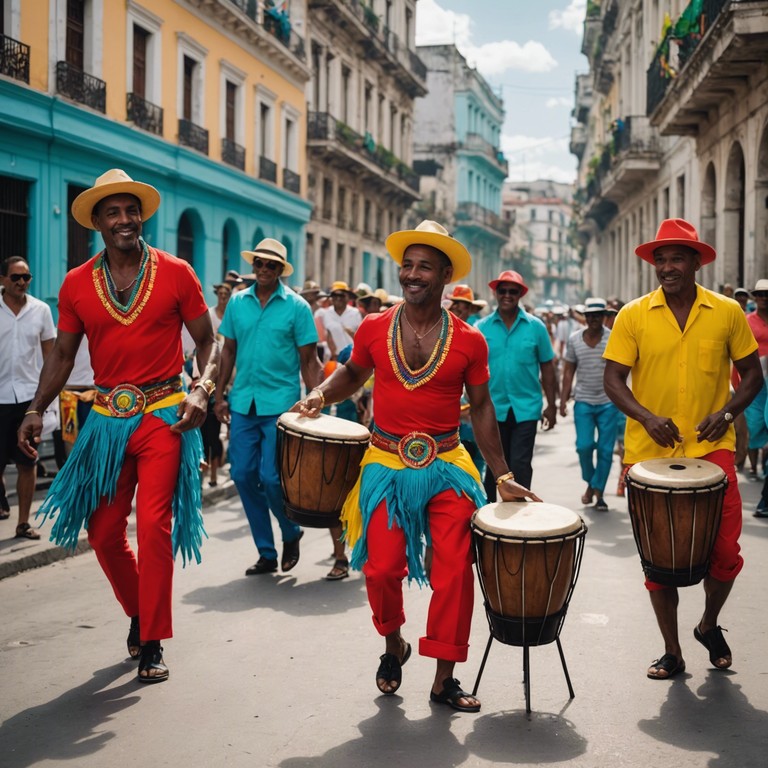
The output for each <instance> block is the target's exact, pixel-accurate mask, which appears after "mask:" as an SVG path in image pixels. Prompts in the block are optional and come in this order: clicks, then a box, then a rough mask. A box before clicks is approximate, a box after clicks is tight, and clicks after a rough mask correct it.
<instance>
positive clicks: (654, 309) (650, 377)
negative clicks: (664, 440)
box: [603, 285, 757, 464]
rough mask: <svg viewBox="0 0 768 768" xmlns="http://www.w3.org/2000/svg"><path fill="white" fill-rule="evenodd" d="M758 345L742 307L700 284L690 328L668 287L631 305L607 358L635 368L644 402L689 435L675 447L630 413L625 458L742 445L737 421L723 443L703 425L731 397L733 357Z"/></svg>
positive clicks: (620, 318)
mask: <svg viewBox="0 0 768 768" xmlns="http://www.w3.org/2000/svg"><path fill="white" fill-rule="evenodd" d="M756 349H757V342H756V341H755V337H754V336H753V335H752V331H751V330H750V327H749V325H748V324H747V321H746V319H745V317H744V312H743V311H742V309H741V307H740V306H739V305H738V304H737V303H736V302H735V301H734V300H733V299H728V298H726V297H725V296H721V295H720V294H717V293H714V292H712V291H709V290H707V289H706V288H702V287H701V286H700V285H697V286H696V300H695V301H694V304H693V307H692V308H691V312H690V314H689V315H688V320H687V321H686V324H685V329H684V330H683V331H681V330H680V326H679V325H678V324H677V320H675V316H674V315H673V314H672V310H671V309H670V308H669V306H667V300H666V297H665V295H664V291H663V290H662V289H661V288H658V289H657V290H655V291H653V292H652V293H649V294H647V295H646V296H641V297H640V298H639V299H635V300H634V301H631V302H629V303H628V304H627V305H626V306H625V307H623V308H622V310H621V311H620V312H619V314H618V316H617V317H616V322H615V323H614V326H613V329H612V331H611V335H610V337H609V339H608V346H607V347H606V350H605V353H604V355H603V357H605V358H606V359H607V360H613V361H615V362H617V363H619V364H621V365H626V366H628V367H630V368H631V369H632V384H631V386H632V392H633V394H634V396H635V398H636V399H637V401H638V402H639V403H640V404H641V405H643V406H644V407H645V408H647V409H648V410H649V411H650V412H651V413H654V414H656V415H657V416H664V417H667V418H671V419H672V420H673V421H674V422H675V424H676V425H677V428H678V430H679V431H680V434H681V436H682V438H683V442H682V444H678V445H677V446H676V447H675V448H664V447H662V446H660V445H659V444H658V443H656V442H655V441H654V440H653V438H651V436H650V435H649V434H648V433H647V432H646V431H645V429H644V428H643V426H642V424H640V422H638V421H635V420H634V419H627V430H626V435H625V442H624V444H625V454H624V462H625V463H626V464H634V463H636V462H638V461H645V460H646V459H652V458H663V457H668V456H686V457H688V458H697V457H699V456H704V455H705V454H707V453H711V452H712V451H716V450H719V449H723V448H724V449H727V450H731V451H732V450H734V448H735V445H736V435H735V432H734V429H733V427H732V426H731V427H730V428H729V429H728V431H727V432H726V433H725V435H724V436H723V437H722V438H720V440H718V441H717V442H709V441H703V442H701V443H697V442H696V429H695V428H696V425H697V424H699V423H700V422H701V421H702V419H704V418H705V417H706V416H709V414H711V413H714V412H715V411H718V410H720V409H721V408H722V407H723V406H724V405H725V404H726V403H727V402H728V400H729V399H730V391H729V387H730V384H729V375H730V361H731V360H741V359H742V358H744V357H747V356H748V355H750V354H751V353H752V352H754V351H755V350H756Z"/></svg>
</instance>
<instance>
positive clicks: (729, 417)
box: [723, 411, 733, 424]
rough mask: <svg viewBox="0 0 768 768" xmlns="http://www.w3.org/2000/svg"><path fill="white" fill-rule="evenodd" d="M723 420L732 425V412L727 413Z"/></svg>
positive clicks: (724, 414)
mask: <svg viewBox="0 0 768 768" xmlns="http://www.w3.org/2000/svg"><path fill="white" fill-rule="evenodd" d="M723 418H724V419H725V420H726V421H727V422H728V423H729V424H730V423H731V422H732V421H733V414H732V413H731V412H730V411H725V412H724V413H723Z"/></svg>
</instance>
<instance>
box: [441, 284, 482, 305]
mask: <svg viewBox="0 0 768 768" xmlns="http://www.w3.org/2000/svg"><path fill="white" fill-rule="evenodd" d="M445 298H446V299H448V301H463V302H465V303H466V304H474V303H475V294H474V293H473V292H472V289H471V288H470V287H469V286H468V285H454V286H453V292H452V293H451V295H450V296H446V297H445Z"/></svg>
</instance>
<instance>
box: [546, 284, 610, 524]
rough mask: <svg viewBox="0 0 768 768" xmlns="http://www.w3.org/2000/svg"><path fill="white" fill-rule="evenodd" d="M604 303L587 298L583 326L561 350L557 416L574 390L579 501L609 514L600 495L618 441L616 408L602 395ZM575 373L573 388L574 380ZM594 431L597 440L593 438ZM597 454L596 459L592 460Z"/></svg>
mask: <svg viewBox="0 0 768 768" xmlns="http://www.w3.org/2000/svg"><path fill="white" fill-rule="evenodd" d="M606 307H607V305H606V303H605V300H604V299H599V298H590V299H587V301H586V304H585V305H584V309H583V310H582V314H583V315H584V317H585V318H586V321H587V327H586V328H583V329H582V330H578V331H574V332H573V333H572V334H571V336H570V338H569V339H568V344H567V346H566V350H565V367H564V369H563V386H562V389H561V392H560V415H561V416H565V414H566V412H567V404H568V400H569V399H570V397H571V391H573V399H574V404H573V422H574V425H575V427H576V453H577V454H578V456H579V464H580V466H581V478H582V480H584V482H585V483H586V484H587V490H586V491H584V495H583V496H582V497H581V503H582V504H584V505H587V504H591V503H592V500H593V499H594V500H595V509H596V510H597V511H599V512H607V511H608V504H607V503H606V501H605V499H604V498H603V491H605V484H606V483H607V482H608V475H609V474H610V471H611V462H612V461H613V445H614V443H615V442H616V423H617V421H618V416H619V411H618V409H617V408H616V406H615V405H614V404H613V403H612V402H611V400H610V398H609V397H608V395H606V394H605V389H604V387H603V371H604V370H605V360H604V359H603V352H605V346H606V344H607V343H608V337H609V335H610V333H611V332H610V330H609V329H608V328H606V327H605V326H604V325H603V318H604V317H605V310H606ZM574 376H576V386H575V388H574V387H573V379H574ZM595 433H597V441H595ZM595 455H597V461H595Z"/></svg>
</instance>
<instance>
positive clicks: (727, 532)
mask: <svg viewBox="0 0 768 768" xmlns="http://www.w3.org/2000/svg"><path fill="white" fill-rule="evenodd" d="M733 457H734V454H733V451H728V450H725V449H721V450H719V451H713V452H712V453H708V454H707V455H706V456H702V457H701V458H702V459H705V460H706V461H711V462H712V463H713V464H717V466H718V467H720V468H721V469H722V470H723V472H725V476H726V477H727V478H728V487H727V488H726V490H725V498H724V499H723V516H722V519H721V520H720V528H719V529H718V531H717V537H716V538H715V545H714V547H712V555H711V557H710V559H709V575H710V576H711V577H712V578H713V579H717V580H718V581H733V580H734V579H735V578H736V577H737V576H738V575H739V572H740V571H741V569H742V568H743V567H744V558H743V557H742V556H741V555H740V554H739V552H740V551H741V547H740V546H739V536H740V535H741V518H742V511H741V494H740V493H739V485H738V481H737V479H736V467H735V466H734V463H733ZM645 588H646V589H647V590H648V591H651V592H652V591H655V590H659V589H668V587H665V586H664V585H663V584H657V583H656V582H655V581H649V580H648V579H646V581H645Z"/></svg>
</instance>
